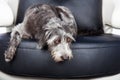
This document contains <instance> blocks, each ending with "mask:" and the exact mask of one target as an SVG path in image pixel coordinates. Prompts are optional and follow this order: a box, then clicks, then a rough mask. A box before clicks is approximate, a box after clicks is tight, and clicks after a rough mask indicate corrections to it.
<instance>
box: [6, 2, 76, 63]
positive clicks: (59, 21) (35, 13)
mask: <svg viewBox="0 0 120 80" xmlns="http://www.w3.org/2000/svg"><path fill="white" fill-rule="evenodd" d="M76 35H77V25H76V21H75V18H74V16H73V14H72V12H71V11H70V10H69V9H68V8H67V7H64V6H53V5H48V4H37V5H33V6H30V7H29V8H28V9H27V10H26V12H25V16H24V19H23V22H21V23H19V24H18V25H16V26H15V27H14V28H13V30H12V32H11V38H10V42H9V46H8V48H7V50H6V51H5V54H4V55H5V61H6V62H10V61H11V60H13V58H14V55H15V52H16V49H17V47H18V46H19V44H20V42H21V40H22V38H27V39H29V38H35V39H36V40H37V41H38V46H37V48H39V49H42V48H43V47H44V46H45V45H47V46H48V50H49V51H50V53H51V55H52V58H53V59H54V61H55V62H61V61H64V60H69V59H71V58H73V54H72V50H71V48H70V45H71V43H72V41H75V36H76Z"/></svg>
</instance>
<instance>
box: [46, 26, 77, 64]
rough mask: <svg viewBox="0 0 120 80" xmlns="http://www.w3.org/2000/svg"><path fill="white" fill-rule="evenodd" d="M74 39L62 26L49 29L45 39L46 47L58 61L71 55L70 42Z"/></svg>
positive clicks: (69, 57)
mask: <svg viewBox="0 0 120 80" xmlns="http://www.w3.org/2000/svg"><path fill="white" fill-rule="evenodd" d="M72 41H75V39H74V38H73V36H72V35H71V34H70V33H66V31H65V30H63V29H62V28H56V29H53V30H52V31H51V34H50V36H49V38H48V39H47V45H48V48H49V50H50V52H51V54H52V57H53V59H54V60H55V61H56V62H60V61H63V60H66V59H71V58H72V57H73V55H72V51H71V49H70V45H71V42H72Z"/></svg>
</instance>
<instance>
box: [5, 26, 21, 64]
mask: <svg viewBox="0 0 120 80" xmlns="http://www.w3.org/2000/svg"><path fill="white" fill-rule="evenodd" d="M21 27H22V24H18V25H17V26H15V27H14V28H13V31H12V33H11V38H10V42H9V46H8V49H7V50H6V51H5V54H4V55H5V61H6V62H10V61H11V60H12V59H13V57H14V55H15V52H16V49H17V47H18V45H19V44H20V42H21V39H22V35H21V33H22V32H21V31H20V30H21V29H20V28H21Z"/></svg>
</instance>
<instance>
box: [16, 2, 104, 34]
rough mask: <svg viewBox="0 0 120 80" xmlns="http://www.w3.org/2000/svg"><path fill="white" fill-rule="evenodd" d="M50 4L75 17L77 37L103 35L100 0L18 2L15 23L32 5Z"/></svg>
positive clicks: (19, 20) (20, 20)
mask: <svg viewBox="0 0 120 80" xmlns="http://www.w3.org/2000/svg"><path fill="white" fill-rule="evenodd" d="M38 3H41V4H52V5H61V6H66V7H68V8H69V9H70V10H71V11H72V13H73V14H74V16H75V19H76V21H77V25H78V33H79V35H99V34H102V33H103V25H102V0H20V4H19V9H18V16H17V23H16V24H18V23H21V22H22V20H23V17H24V14H25V10H26V9H27V8H28V7H29V6H30V5H34V4H38Z"/></svg>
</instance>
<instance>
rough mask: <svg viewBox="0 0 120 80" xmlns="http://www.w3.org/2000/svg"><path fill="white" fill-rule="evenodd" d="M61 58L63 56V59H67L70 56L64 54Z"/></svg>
mask: <svg viewBox="0 0 120 80" xmlns="http://www.w3.org/2000/svg"><path fill="white" fill-rule="evenodd" d="M61 58H62V59H63V60H66V59H68V58H69V57H68V56H67V55H62V56H61Z"/></svg>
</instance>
